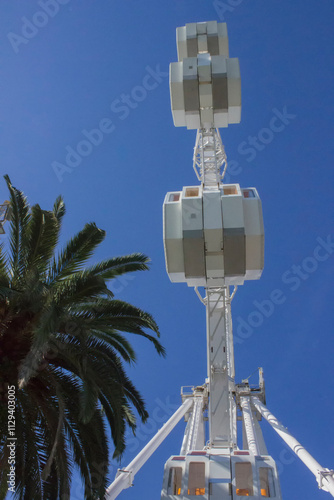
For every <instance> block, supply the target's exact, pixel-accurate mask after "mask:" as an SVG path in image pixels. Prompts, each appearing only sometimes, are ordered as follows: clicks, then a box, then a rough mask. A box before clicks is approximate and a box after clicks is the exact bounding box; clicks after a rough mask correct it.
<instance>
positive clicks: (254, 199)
mask: <svg viewBox="0 0 334 500" xmlns="http://www.w3.org/2000/svg"><path fill="white" fill-rule="evenodd" d="M177 50H178V62H177V63H172V64H171V66H170V91H171V106H172V114H173V120H174V124H175V126H186V127H187V128H188V129H197V137H196V144H195V149H194V156H193V167H194V170H195V173H196V176H197V179H198V180H199V182H200V184H199V185H192V186H186V187H183V188H182V189H181V190H179V191H174V192H169V193H167V195H166V197H165V201H164V206H163V221H164V222H163V225H164V247H165V258H166V268H167V273H168V275H169V278H170V280H171V281H172V282H178V283H182V282H183V283H187V285H188V286H190V287H194V289H195V291H196V293H197V295H198V297H199V299H200V301H201V302H202V304H203V305H204V306H205V309H206V325H207V328H206V330H207V332H206V339H207V378H206V380H205V381H204V383H203V385H202V386H199V387H190V388H182V390H181V396H182V404H181V406H180V408H179V409H178V410H177V411H176V412H175V414H174V415H173V416H172V417H171V418H170V419H169V420H168V422H166V424H165V425H164V426H163V427H162V428H161V429H160V430H159V431H158V433H157V434H156V436H154V438H153V439H152V440H151V441H150V442H149V443H148V444H147V445H146V446H145V448H144V449H143V450H142V451H141V452H140V453H139V455H138V456H137V457H136V458H135V459H134V460H133V461H132V462H131V463H130V464H129V465H128V467H126V468H125V469H122V470H119V471H118V473H117V477H116V479H115V481H114V482H113V483H112V484H111V485H110V487H109V488H108V490H107V492H106V497H105V498H106V499H114V498H116V497H117V496H118V495H119V493H120V492H121V491H122V490H123V489H124V488H126V487H128V486H131V485H132V484H133V479H134V476H135V474H136V473H137V472H138V470H139V469H140V467H141V466H142V465H143V464H144V463H145V461H146V460H147V459H148V458H149V457H150V456H151V455H152V453H153V452H154V451H155V449H156V448H157V447H158V446H159V444H160V443H161V442H162V441H163V440H164V439H165V437H166V436H167V435H168V434H169V433H170V432H171V431H172V429H173V428H174V427H175V425H176V424H177V423H178V422H179V421H180V420H181V419H182V418H183V417H184V418H185V420H186V422H187V425H186V428H185V433H184V438H183V442H182V444H181V448H180V451H179V453H178V454H176V455H173V456H172V457H170V458H169V459H168V460H167V462H166V464H165V469H164V476H163V485H162V492H161V500H186V499H189V500H190V499H194V498H195V497H197V498H199V499H205V500H235V499H237V498H248V497H252V498H254V499H257V500H260V499H262V498H264V497H267V498H272V499H275V500H282V495H281V489H280V484H279V478H278V474H277V467H276V464H275V461H274V459H273V458H272V457H271V456H270V455H269V454H268V451H267V448H266V444H265V442H264V439H263V435H262V432H261V428H260V425H259V421H260V420H261V419H262V418H264V419H266V420H267V421H268V422H269V423H270V425H271V426H272V427H273V429H274V430H275V431H276V432H277V433H278V434H279V435H280V436H281V438H282V439H283V440H284V441H285V442H286V443H287V444H288V445H289V446H290V448H291V449H292V450H293V451H294V453H296V455H297V456H298V457H299V458H300V459H301V460H302V461H303V462H304V464H305V465H306V466H307V467H308V468H309V470H310V471H311V472H312V473H313V474H314V475H315V476H316V479H317V482H318V486H319V488H321V489H323V490H325V491H327V492H329V493H331V495H332V496H334V471H333V470H329V469H325V468H324V467H322V466H321V465H320V464H319V463H318V462H317V461H316V460H315V459H314V458H313V457H312V456H311V455H310V454H309V453H308V452H307V451H306V450H305V448H304V447H303V446H302V445H301V444H300V443H299V442H298V441H297V440H296V439H295V438H294V437H293V436H292V435H291V434H290V433H289V431H288V430H287V429H286V428H285V427H283V425H282V424H281V423H280V422H279V421H278V420H277V419H276V418H275V417H274V415H273V414H272V413H271V412H270V411H269V410H268V408H267V407H266V395H265V385H264V378H263V372H262V369H259V383H258V385H257V386H256V387H253V386H250V384H249V381H248V379H245V380H243V381H242V383H241V384H236V383H235V369H234V349H233V332H232V318H231V302H232V299H233V297H234V295H235V293H236V291H237V287H238V286H239V285H243V284H244V282H245V281H247V280H254V279H259V278H260V277H261V273H262V270H263V266H264V228H263V218H262V207H261V200H260V198H259V194H258V192H257V190H256V189H255V188H254V187H247V188H241V187H240V185H239V184H236V183H235V184H224V182H223V180H224V175H225V172H226V167H227V159H226V155H225V150H224V146H223V144H222V141H221V137H220V134H219V130H218V129H219V128H220V127H227V126H228V125H229V124H235V123H239V122H240V118H241V85H240V70H239V61H238V59H236V58H233V59H230V58H229V52H228V38H227V28H226V24H225V23H217V22H216V21H212V22H206V23H191V24H187V25H186V26H184V27H181V28H177ZM199 287H202V288H201V292H200V290H199ZM230 287H233V291H232V293H231V292H230ZM202 290H204V293H203V291H202ZM238 420H242V445H241V444H240V443H239V441H240V442H241V439H240V440H238V435H237V421H238ZM207 421H208V424H207Z"/></svg>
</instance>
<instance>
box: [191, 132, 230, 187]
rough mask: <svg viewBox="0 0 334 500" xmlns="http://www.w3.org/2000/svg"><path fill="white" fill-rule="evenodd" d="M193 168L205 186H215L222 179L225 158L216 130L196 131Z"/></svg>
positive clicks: (224, 170)
mask: <svg viewBox="0 0 334 500" xmlns="http://www.w3.org/2000/svg"><path fill="white" fill-rule="evenodd" d="M193 167H194V170H195V173H196V176H197V178H198V180H199V181H200V182H202V183H203V184H204V185H205V186H207V187H210V186H217V185H218V184H220V183H221V182H222V180H223V178H224V175H225V172H226V169H227V158H226V154H225V148H224V145H223V143H222V140H221V137H220V133H219V131H218V129H215V128H210V129H204V128H202V129H199V130H197V136H196V144H195V148H194V158H193Z"/></svg>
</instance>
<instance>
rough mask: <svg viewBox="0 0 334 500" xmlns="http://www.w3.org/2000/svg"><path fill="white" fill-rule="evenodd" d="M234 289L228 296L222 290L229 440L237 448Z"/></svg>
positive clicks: (227, 291) (227, 293) (227, 288)
mask: <svg viewBox="0 0 334 500" xmlns="http://www.w3.org/2000/svg"><path fill="white" fill-rule="evenodd" d="M235 291H236V288H235V290H234V292H233V294H232V296H230V291H229V287H226V288H224V297H225V321H226V352H227V370H228V380H229V399H230V408H229V411H230V425H231V439H232V442H233V444H234V446H235V447H237V404H236V401H235V398H234V396H233V393H234V391H235V367H234V344H233V330H232V314H231V297H233V295H234V293H235Z"/></svg>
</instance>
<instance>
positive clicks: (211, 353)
mask: <svg viewBox="0 0 334 500" xmlns="http://www.w3.org/2000/svg"><path fill="white" fill-rule="evenodd" d="M226 333H227V332H226V318H225V297H224V290H223V289H221V290H220V291H213V290H212V289H207V353H208V378H209V391H210V400H209V429H210V442H211V446H214V447H230V446H231V422H230V415H231V411H230V395H229V377H228V368H227V343H226Z"/></svg>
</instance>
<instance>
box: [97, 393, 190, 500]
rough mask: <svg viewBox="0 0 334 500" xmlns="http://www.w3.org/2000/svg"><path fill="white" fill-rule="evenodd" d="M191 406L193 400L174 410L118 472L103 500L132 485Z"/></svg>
mask: <svg viewBox="0 0 334 500" xmlns="http://www.w3.org/2000/svg"><path fill="white" fill-rule="evenodd" d="M192 405H193V398H189V399H186V400H185V401H184V403H183V404H182V405H181V406H180V408H178V409H177V410H176V412H175V413H174V414H173V415H172V416H171V417H170V419H169V420H167V422H166V423H165V424H164V425H163V426H162V427H161V429H160V430H159V431H158V432H157V433H156V435H155V436H154V437H153V438H152V439H151V441H149V442H148V443H147V445H146V446H145V447H144V448H143V449H142V450H141V452H139V453H138V455H137V456H136V457H135V458H134V459H133V460H132V462H130V464H129V465H128V466H127V467H126V468H125V469H121V470H119V471H118V473H117V476H116V479H115V480H114V482H113V483H111V485H110V486H109V487H108V488H107V490H106V495H105V500H114V499H115V498H116V497H117V496H118V495H119V494H120V493H121V491H123V490H124V489H125V488H128V487H129V486H131V485H132V482H133V478H134V476H135V474H136V473H137V472H138V471H139V469H140V468H141V467H142V466H143V465H144V464H145V462H146V461H147V460H148V459H149V458H150V456H151V455H152V454H153V453H154V452H155V450H156V449H157V448H158V447H159V446H160V444H161V443H162V442H163V441H164V439H165V438H166V437H167V436H168V434H169V433H170V432H171V431H172V430H173V429H174V427H175V426H176V424H178V423H179V421H180V420H181V418H182V417H183V416H184V415H185V414H186V413H187V412H188V411H189V410H190V408H191V407H192Z"/></svg>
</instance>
